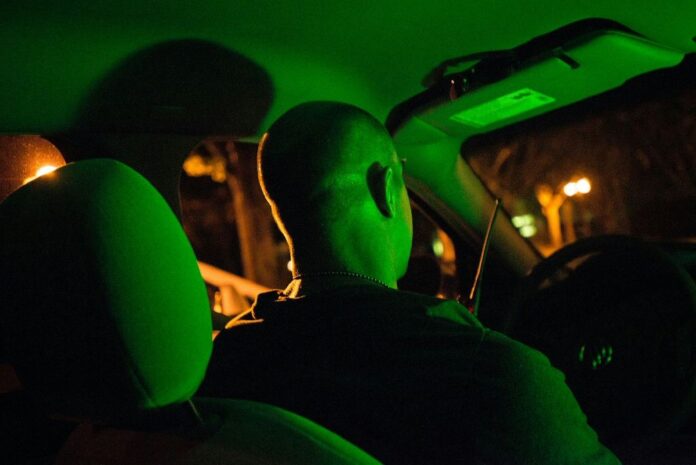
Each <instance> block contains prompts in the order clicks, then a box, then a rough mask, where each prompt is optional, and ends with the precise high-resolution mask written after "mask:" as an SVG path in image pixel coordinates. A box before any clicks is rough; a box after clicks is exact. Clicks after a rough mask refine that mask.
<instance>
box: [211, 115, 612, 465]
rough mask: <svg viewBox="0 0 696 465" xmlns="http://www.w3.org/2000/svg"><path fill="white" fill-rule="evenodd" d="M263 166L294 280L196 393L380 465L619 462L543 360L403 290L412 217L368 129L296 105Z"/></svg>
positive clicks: (268, 140)
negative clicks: (337, 438) (331, 441)
mask: <svg viewBox="0 0 696 465" xmlns="http://www.w3.org/2000/svg"><path fill="white" fill-rule="evenodd" d="M258 163H259V178H260V181H261V185H262V188H263V191H264V194H265V196H266V199H267V200H268V202H269V203H270V205H271V208H272V210H273V215H274V218H275V220H276V222H277V224H278V226H279V227H280V229H281V231H282V232H283V234H284V235H285V238H286V239H287V242H288V244H289V246H290V252H291V256H292V263H293V264H294V278H293V279H292V281H291V282H290V284H289V285H288V287H287V288H286V289H285V290H283V291H274V292H270V293H265V294H261V295H259V296H258V298H257V301H256V303H255V304H254V307H253V308H252V312H251V313H250V314H249V315H248V318H247V319H242V320H237V321H235V322H234V323H232V324H231V325H228V328H229V329H227V330H225V331H223V332H222V333H221V334H220V335H219V336H218V338H217V339H216V341H215V348H214V353H213V357H212V360H211V364H210V367H209V371H208V376H207V379H206V383H205V385H204V387H203V390H202V394H204V395H213V396H224V397H234V398H244V399H251V400H257V401H262V402H267V403H270V404H275V405H278V406H281V407H284V408H286V409H289V410H291V411H294V412H297V413H299V414H301V415H304V416H306V417H308V418H310V419H312V420H315V421H316V422H318V423H320V424H322V425H324V426H326V427H328V428H329V429H331V430H333V431H335V432H337V433H338V434H340V435H342V436H343V437H345V438H347V439H348V440H350V441H352V442H354V443H355V444H356V445H358V446H360V447H362V448H364V449H365V450H366V451H367V452H369V453H371V454H373V455H374V456H375V457H376V458H378V459H380V460H382V461H384V462H385V463H396V464H404V463H414V464H427V463H486V464H554V465H558V464H578V465H579V464H584V465H588V464H615V463H618V460H617V459H616V458H615V457H614V455H612V453H611V452H609V451H608V450H607V449H606V448H605V447H604V446H603V445H602V444H600V443H599V441H598V439H597V436H596V434H595V432H594V431H593V430H592V429H591V428H590V427H589V426H588V425H587V422H586V418H585V416H584V415H583V413H582V411H581V410H580V408H579V406H578V404H577V402H576V401H575V399H574V397H573V395H572V394H571V392H570V391H569V389H568V387H567V386H566V385H565V383H564V378H563V375H562V374H561V373H560V372H559V371H557V370H556V369H554V368H552V367H551V366H550V364H549V361H548V360H547V358H546V357H544V356H543V355H541V354H540V353H539V352H537V351H535V350H533V349H530V348H529V347H526V346H524V345H522V344H520V343H518V342H516V341H514V340H511V339H509V338H507V337H506V336H504V335H502V334H500V333H497V332H494V331H490V330H488V329H486V328H485V327H483V326H482V325H481V323H479V322H478V321H477V320H476V318H475V317H473V316H472V315H471V314H470V313H469V312H468V311H467V310H466V308H465V307H463V306H461V305H459V304H458V303H457V302H454V301H447V300H442V299H437V298H434V297H429V296H425V295H420V294H414V293H408V292H402V291H399V290H397V284H396V283H397V279H398V278H399V277H401V276H402V275H403V274H404V273H405V271H406V266H407V263H408V258H409V254H410V248H411V239H412V225H411V210H410V205H409V200H408V193H407V191H406V186H405V184H404V178H403V164H402V163H403V161H402V160H400V159H399V157H398V156H397V154H396V152H395V150H394V146H393V144H392V141H391V138H390V136H389V134H388V133H387V132H386V130H385V129H384V127H383V126H382V125H381V124H380V123H379V122H378V121H377V120H376V119H374V118H373V117H372V116H370V115H369V114H367V113H366V112H364V111H362V110H360V109H358V108H356V107H353V106H350V105H346V104H339V103H331V102H313V103H307V104H303V105H300V106H298V107H295V108H293V109H291V110H290V111H288V112H287V113H286V114H285V115H283V116H282V117H281V118H280V119H279V120H278V121H277V122H276V123H274V124H273V126H272V127H271V128H270V129H269V131H268V133H267V134H266V135H265V136H264V138H263V140H262V142H261V145H260V147H259V153H258ZM240 323H244V324H240Z"/></svg>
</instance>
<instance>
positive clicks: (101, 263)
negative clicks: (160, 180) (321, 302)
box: [0, 159, 212, 422]
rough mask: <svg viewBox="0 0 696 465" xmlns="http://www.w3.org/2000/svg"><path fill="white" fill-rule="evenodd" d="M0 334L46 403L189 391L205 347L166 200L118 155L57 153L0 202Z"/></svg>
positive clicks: (78, 413)
mask: <svg viewBox="0 0 696 465" xmlns="http://www.w3.org/2000/svg"><path fill="white" fill-rule="evenodd" d="M0 228H1V229H0V305H1V306H2V317H1V318H2V320H1V321H0V331H1V332H2V334H1V336H2V341H1V343H2V346H3V347H4V350H5V352H6V355H7V357H8V359H9V360H10V362H11V363H13V365H14V366H15V369H16V371H17V373H18V376H19V377H20V379H21V381H22V383H23V384H24V386H25V388H26V389H28V390H29V391H30V392H33V393H35V394H36V396H37V398H38V399H40V400H42V401H44V402H45V403H46V404H47V407H48V408H49V409H50V411H51V412H54V413H58V414H62V415H66V416H71V417H76V418H84V417H86V418H92V419H95V418H96V419H101V420H103V421H105V422H114V421H119V420H122V419H125V418H128V417H129V416H131V415H134V414H139V413H142V412H147V411H151V410H153V409H158V408H163V407H167V406H170V405H174V404H178V403H182V402H185V401H186V400H188V399H189V398H190V397H191V396H192V395H193V393H194V392H195V391H196V390H197V388H198V386H199V384H200V382H201V381H202V379H203V376H204V374H205V370H206V367H207V364H208V360H209V357H210V353H211V350H212V341H211V319H210V311H209V308H208V305H209V303H208V298H207V293H206V290H205V285H204V283H203V280H202V278H201V275H200V272H199V270H198V267H197V263H196V258H195V256H194V253H193V251H192V249H191V246H190V244H189V242H188V240H187V238H186V236H185V234H184V232H183V230H182V228H181V225H180V224H179V222H178V220H177V218H176V217H175V216H174V214H173V213H172V211H171V209H170V208H169V206H168V205H167V203H166V202H165V201H164V199H163V198H162V197H161V196H160V195H159V193H158V192H157V191H156V190H155V189H154V188H153V187H152V185H150V184H149V183H148V181H146V180H145V179H144V178H143V177H142V176H140V175H139V174H138V173H136V172H135V171H134V170H132V169H131V168H129V167H127V166H126V165H124V164H122V163H120V162H117V161H114V160H107V159H94V160H87V161H82V162H78V163H73V164H69V165H66V166H64V167H62V168H60V169H58V170H57V171H55V172H53V173H51V174H49V175H46V176H43V177H41V178H38V179H36V180H34V181H32V182H30V183H29V184H27V185H25V186H23V187H22V188H20V189H19V190H17V191H16V192H15V193H13V194H12V195H11V196H10V197H8V198H7V199H6V200H5V201H4V202H3V203H2V204H0Z"/></svg>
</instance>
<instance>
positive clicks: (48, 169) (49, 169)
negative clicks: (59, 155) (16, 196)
mask: <svg viewBox="0 0 696 465" xmlns="http://www.w3.org/2000/svg"><path fill="white" fill-rule="evenodd" d="M57 169H58V167H57V166H53V165H43V166H41V167H40V168H39V169H37V170H36V173H34V176H29V177H28V178H26V179H24V182H23V183H22V184H26V183H28V182H30V181H33V180H34V179H36V178H38V177H40V176H45V175H47V174H49V173H53V172H54V171H55V170H57Z"/></svg>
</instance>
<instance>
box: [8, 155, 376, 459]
mask: <svg viewBox="0 0 696 465" xmlns="http://www.w3.org/2000/svg"><path fill="white" fill-rule="evenodd" d="M0 225H2V230H1V232H0V276H1V277H2V279H0V302H2V321H0V328H1V330H2V343H3V346H4V347H5V351H6V352H7V357H8V359H9V360H10V362H11V363H12V364H13V365H14V367H15V369H16V371H17V374H18V376H19V378H20V380H21V381H22V384H23V385H24V387H25V389H26V390H27V391H28V392H29V393H30V394H31V395H32V396H33V397H34V398H36V399H37V400H38V401H40V402H41V404H42V405H43V408H44V409H45V411H46V412H47V413H49V414H53V415H60V416H61V417H68V418H75V419H78V420H80V421H83V422H86V423H83V424H82V426H80V427H79V428H78V429H77V430H76V431H75V432H74V433H73V436H72V437H71V438H70V439H69V440H68V443H67V444H66V446H65V449H64V451H63V453H62V454H61V456H60V457H61V460H59V461H62V462H64V463H139V462H140V461H142V463H147V462H151V461H152V460H151V458H152V457H155V456H157V457H169V456H171V455H172V451H178V452H177V453H176V454H175V456H176V457H170V458H171V459H172V460H170V463H172V461H173V462H175V463H209V462H210V463H212V462H216V461H217V459H215V457H218V458H219V457H221V456H228V457H237V459H239V460H241V462H240V463H300V462H301V463H374V462H373V460H372V459H371V458H370V457H369V456H367V455H366V454H364V453H363V452H362V451H360V450H359V449H357V448H355V447H354V446H352V445H351V444H348V443H347V442H345V441H344V440H342V439H341V438H339V437H338V436H336V435H334V434H332V433H330V432H328V431H326V430H324V429H323V428H321V427H319V426H318V425H315V424H313V423H311V422H309V421H308V420H305V419H302V418H300V417H298V416H296V415H293V414H291V413H288V412H284V411H281V410H280V409H276V408H273V407H270V406H267V405H263V404H257V403H253V402H245V401H231V400H213V399H199V400H196V401H194V402H191V396H192V395H193V394H194V393H195V391H196V390H197V389H198V386H199V385H200V383H201V381H202V379H203V376H204V375H205V370H206V367H207V364H208V361H209V357H210V354H211V350H212V340H211V319H210V310H209V308H208V305H209V304H208V299H207V293H206V290H205V286H204V283H203V281H202V278H201V276H200V272H199V270H198V266H197V263H196V259H195V256H194V253H193V251H192V249H191V246H190V244H189V242H188V240H187V239H186V236H185V234H184V233H183V230H182V228H181V226H180V224H179V222H178V220H177V219H176V217H175V216H174V214H173V213H172V211H171V209H170V208H169V207H168V205H167V204H166V202H165V201H164V199H163V198H162V197H161V196H160V195H159V194H158V193H157V191H156V190H155V189H154V188H153V187H152V186H151V185H150V184H149V183H148V182H147V181H146V180H145V179H144V178H143V177H142V176H140V175H139V174H138V173H136V172H135V171H134V170H132V169H130V168H129V167H127V166H126V165H124V164H122V163H120V162H117V161H114V160H107V159H94V160H87V161H82V162H78V163H73V164H69V165H66V166H65V167H62V168H61V169H59V170H57V171H55V172H54V173H51V174H50V175H46V176H44V177H42V178H39V179H36V180H34V181H32V182H31V183H29V184H27V185H25V186H23V187H22V188H20V189H19V190H18V191H16V192H15V193H13V194H12V195H11V196H10V197H8V198H7V199H6V200H5V201H4V202H3V203H2V204H0ZM231 375H233V374H231ZM195 404H198V405H199V407H198V408H196V407H195ZM91 424H98V425H101V426H100V427H99V428H96V429H95V428H92V427H91V426H90V425H91ZM134 444H139V445H140V446H139V447H133V445H134ZM126 445H128V447H126ZM166 451H169V452H168V453H165V452H166ZM107 457H109V458H108V460H107ZM144 457H150V459H147V458H144ZM116 459H122V461H121V462H118V460H117V461H115V462H114V461H113V460H116ZM174 459H176V460H174ZM242 459H243V460H242Z"/></svg>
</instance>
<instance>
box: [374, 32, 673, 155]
mask: <svg viewBox="0 0 696 465" xmlns="http://www.w3.org/2000/svg"><path fill="white" fill-rule="evenodd" d="M683 58H684V52H683V51H680V50H675V49H671V48H668V47H664V46H662V45H660V44H657V43H655V42H651V41H650V40H648V39H646V38H644V37H642V36H640V35H638V34H637V33H635V32H633V31H631V30H629V29H627V28H626V27H624V26H622V25H621V24H619V23H616V22H614V21H609V20H603V19H587V20H582V21H579V22H576V23H573V24H569V25H567V26H565V27H562V28H560V29H557V30H555V31H552V32H550V33H548V34H545V35H542V36H539V37H536V38H534V39H532V40H530V41H529V42H527V43H525V44H522V45H520V46H518V47H515V48H512V49H509V50H498V51H493V52H483V53H475V54H471V55H467V56H463V57H459V58H454V59H451V60H447V61H445V62H443V63H441V64H440V65H438V66H437V67H435V68H434V69H433V70H432V71H431V72H430V73H428V75H427V76H426V77H425V78H424V80H423V84H425V85H427V86H428V88H427V90H425V91H423V92H421V93H420V94H417V95H415V96H413V97H411V98H409V99H408V100H406V101H404V102H402V103H400V104H399V105H397V106H396V107H394V108H393V109H392V111H391V112H390V114H389V117H388V118H387V122H386V124H387V128H388V129H389V130H390V131H391V133H392V134H393V135H394V138H395V141H396V142H397V144H409V143H416V142H418V143H427V142H428V139H432V138H434V137H438V134H439V136H440V137H441V136H442V135H443V134H444V135H445V136H449V137H455V138H457V139H459V140H460V141H461V140H464V139H467V138H469V137H471V136H473V135H475V134H479V133H482V132H487V131H492V130H494V129H498V128H501V127H503V126H507V125H511V124H514V123H516V122H519V121H521V120H526V119H529V118H533V117H535V116H538V115H540V114H542V113H546V112H549V111H552V110H554V109H557V108H560V107H563V106H566V105H569V104H572V103H574V102H577V101H580V100H585V99H587V98H588V97H591V96H593V95H597V94H600V93H602V92H606V91H608V90H611V89H613V88H616V87H618V86H620V85H622V84H623V83H624V82H626V81H627V80H628V79H631V78H633V77H635V76H638V75H641V74H644V73H648V72H650V71H654V70H657V69H660V68H667V67H671V66H675V65H677V64H679V63H680V62H681V61H682V60H683ZM472 63H473V64H472ZM462 66H467V67H466V68H465V69H464V70H463V71H462V70H461V67H462ZM457 68H459V69H460V70H459V71H454V72H449V71H450V70H451V69H455V70H456V69H457ZM433 130H434V131H433Z"/></svg>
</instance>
